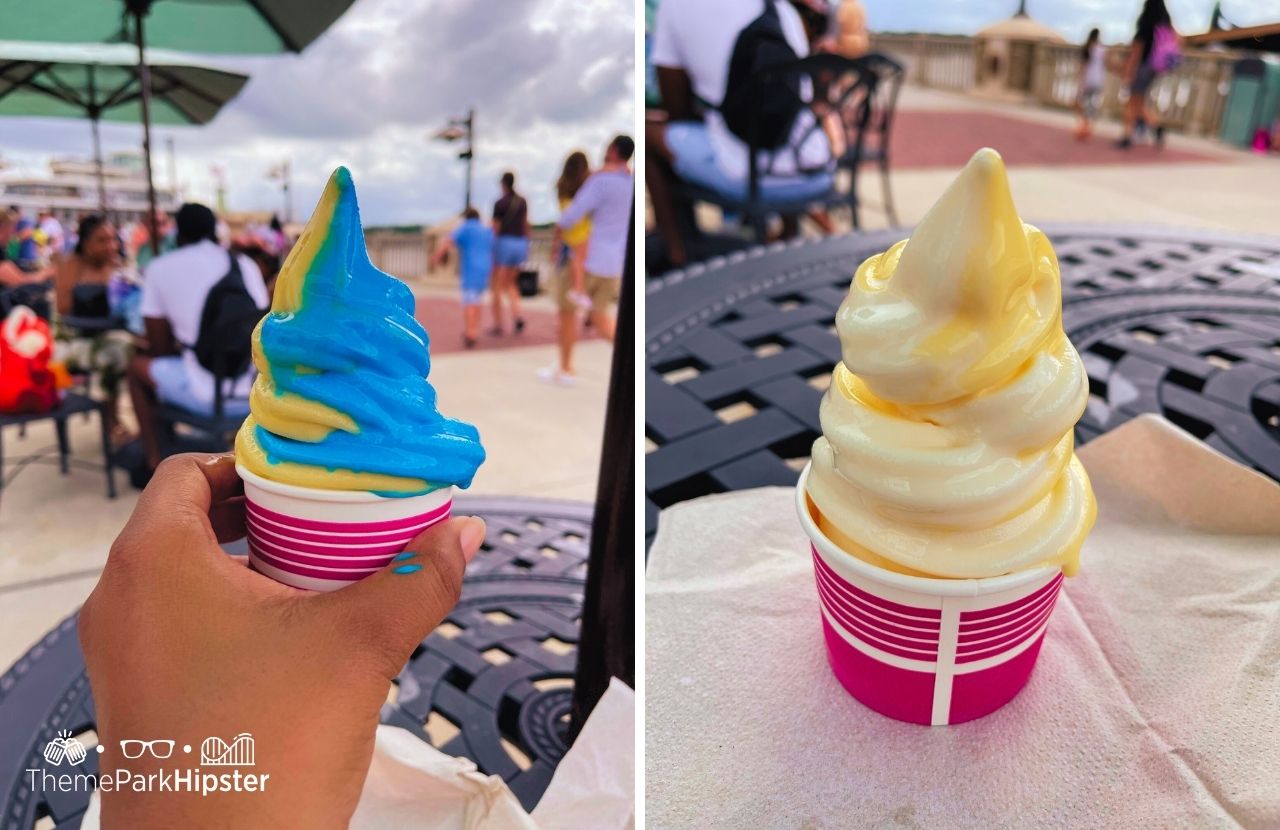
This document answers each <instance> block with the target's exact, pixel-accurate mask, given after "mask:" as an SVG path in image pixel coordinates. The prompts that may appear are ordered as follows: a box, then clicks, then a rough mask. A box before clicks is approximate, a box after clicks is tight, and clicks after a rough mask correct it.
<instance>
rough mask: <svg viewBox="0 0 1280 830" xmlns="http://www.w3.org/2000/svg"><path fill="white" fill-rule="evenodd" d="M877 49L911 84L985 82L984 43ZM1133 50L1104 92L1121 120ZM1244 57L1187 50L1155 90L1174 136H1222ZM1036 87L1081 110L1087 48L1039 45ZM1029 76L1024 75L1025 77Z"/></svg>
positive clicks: (903, 41) (1038, 95)
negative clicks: (1123, 71)
mask: <svg viewBox="0 0 1280 830" xmlns="http://www.w3.org/2000/svg"><path fill="white" fill-rule="evenodd" d="M871 44H872V48H873V49H875V50H876V51H880V52H884V53H886V54H889V55H892V56H893V57H895V58H897V59H898V60H899V61H901V62H902V63H903V65H904V66H905V68H906V80H907V81H908V82H910V83H914V84H917V85H919V86H924V87H932V88H936V89H949V90H954V91H957V92H965V91H968V90H970V89H972V88H973V87H974V86H975V84H976V82H977V76H978V66H977V61H978V44H977V41H976V40H974V39H972V38H967V37H943V36H939V35H893V34H880V35H872V38H871ZM1127 53H1128V47H1125V46H1119V47H1112V49H1111V50H1110V53H1109V54H1108V65H1109V66H1111V67H1113V70H1114V71H1111V72H1109V73H1108V74H1107V79H1106V83H1105V85H1104V87H1103V95H1102V104H1101V114H1102V115H1103V116H1104V117H1108V118H1119V117H1120V115H1121V113H1122V111H1123V109H1124V103H1125V101H1126V100H1127V98H1128V90H1126V89H1125V88H1124V84H1123V83H1122V81H1121V79H1120V77H1119V75H1118V67H1120V66H1123V65H1124V60H1125V57H1126V55H1127ZM1240 57H1243V56H1242V55H1241V54H1240V53H1237V52H1219V51H1214V52H1209V51H1206V50H1203V49H1187V50H1184V52H1183V60H1182V63H1181V64H1180V65H1179V66H1178V67H1177V68H1176V69H1174V70H1173V71H1172V72H1169V73H1167V74H1165V75H1163V76H1161V77H1160V78H1159V79H1157V80H1156V82H1155V84H1154V85H1153V86H1152V89H1151V93H1150V95H1151V97H1150V99H1149V100H1150V102H1151V106H1153V107H1154V108H1155V109H1156V111H1157V113H1158V114H1159V116H1160V119H1161V122H1162V123H1163V124H1165V125H1166V126H1167V127H1169V128H1170V129H1174V130H1179V131H1182V132H1186V133H1191V134H1196V135H1216V134H1217V133H1218V129H1219V126H1220V124H1221V123H1222V111H1223V108H1224V107H1225V105H1226V100H1227V92H1228V89H1229V86H1230V81H1231V66H1232V64H1233V63H1234V62H1235V61H1236V60H1237V59H1239V58H1240ZM1031 62H1032V65H1031V83H1030V87H1029V91H1028V99H1029V100H1031V101H1034V102H1035V103H1038V104H1040V105H1042V106H1046V107H1053V108H1057V109H1069V108H1071V107H1074V106H1075V100H1076V92H1077V89H1078V86H1079V73H1080V47H1079V46H1075V45H1072V44H1066V43H1038V44H1034V46H1032V56H1031ZM1024 77H1025V76H1024Z"/></svg>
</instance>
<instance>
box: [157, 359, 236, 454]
mask: <svg viewBox="0 0 1280 830" xmlns="http://www.w3.org/2000/svg"><path fill="white" fill-rule="evenodd" d="M236 380H237V378H236V377H235V376H233V375H231V374H230V373H228V372H225V371H224V372H218V373H215V374H214V378H213V387H214V393H213V410H212V412H210V413H208V414H206V413H203V412H195V411H193V410H190V409H186V408H184V407H181V406H176V405H174V404H171V403H164V402H160V403H159V404H158V405H157V406H156V410H155V418H156V425H157V427H159V429H160V432H159V435H160V451H161V455H164V456H168V455H172V454H173V453H175V452H191V451H193V450H199V451H207V452H223V451H224V450H229V449H231V446H232V444H233V443H235V435H236V432H237V431H239V429H240V425H241V424H242V423H244V419H245V415H243V414H236V413H229V412H227V404H228V402H231V401H244V402H245V403H246V404H247V403H248V398H247V397H235V396H234V389H235V382H236ZM179 424H182V425H184V426H188V427H191V428H193V429H195V430H198V431H199V432H201V433H203V434H204V436H206V438H205V439H204V440H191V439H184V440H183V441H181V442H179V441H178V436H177V430H176V429H175V427H176V426H177V425H179Z"/></svg>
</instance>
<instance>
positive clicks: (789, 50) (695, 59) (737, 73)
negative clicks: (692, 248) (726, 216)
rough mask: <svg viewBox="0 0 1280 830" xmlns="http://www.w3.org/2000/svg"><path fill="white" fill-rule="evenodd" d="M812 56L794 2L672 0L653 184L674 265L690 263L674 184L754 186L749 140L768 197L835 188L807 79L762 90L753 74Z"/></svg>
mask: <svg viewBox="0 0 1280 830" xmlns="http://www.w3.org/2000/svg"><path fill="white" fill-rule="evenodd" d="M808 54H809V42H808V37H807V34H806V32H805V27H804V22H803V21H802V19H801V17H800V14H799V13H798V12H797V11H796V9H795V7H794V6H793V5H792V4H791V3H790V2H788V0H678V2H677V0H665V2H662V3H661V4H660V5H659V6H658V10H657V16H656V18H655V21H654V31H653V47H652V54H651V60H652V62H653V65H654V68H655V71H656V74H657V77H658V86H659V89H660V90H661V93H662V103H663V107H664V109H665V113H650V114H649V118H648V123H647V124H646V130H645V141H646V145H645V146H646V148H647V149H648V150H649V153H648V156H647V159H646V165H645V182H646V184H647V185H648V188H649V195H650V199H651V200H652V202H653V208H654V218H655V220H656V221H657V224H658V227H659V231H660V232H661V233H662V238H663V242H664V245H665V247H666V249H667V250H666V253H667V258H668V260H669V264H670V265H672V266H679V265H681V264H683V263H684V260H685V252H684V250H683V244H682V241H681V238H680V236H679V232H678V225H677V218H676V211H675V205H674V200H673V199H672V196H671V191H672V188H671V184H672V182H673V181H674V180H675V179H681V180H684V181H687V182H690V183H692V184H695V185H698V186H700V187H703V188H708V189H711V190H714V191H716V192H718V193H720V194H723V195H725V196H727V197H729V198H742V197H743V196H744V195H745V193H746V191H747V177H748V170H749V162H750V159H749V157H748V149H747V145H748V138H749V133H750V130H751V120H752V118H753V117H754V118H755V119H756V124H755V129H756V136H755V138H756V144H757V147H758V148H759V149H760V150H761V155H762V156H763V157H764V162H763V163H762V165H761V169H762V170H763V171H764V172H765V173H766V175H765V178H764V181H763V183H762V186H763V192H764V193H765V194H766V198H770V199H778V200H783V199H785V200H792V199H796V200H803V199H805V198H809V197H816V196H819V195H821V194H823V193H825V192H827V191H828V190H829V188H830V181H831V180H830V175H829V169H830V162H831V147H830V143H829V142H828V140H827V138H826V135H825V134H824V133H823V131H822V130H820V129H817V130H815V129H809V127H810V126H812V124H813V120H814V116H813V113H812V112H811V111H810V110H809V109H808V107H806V106H805V105H804V104H803V101H802V99H803V98H804V94H803V90H801V89H800V88H799V79H797V78H794V76H793V77H792V79H790V80H783V79H779V80H777V81H774V82H773V83H774V86H773V87H770V88H768V89H765V90H763V91H762V90H760V89H758V88H757V87H756V85H755V84H754V83H753V81H752V78H753V76H755V75H756V74H757V73H759V72H761V71H762V70H766V69H769V68H770V67H775V66H782V65H786V64H789V63H793V62H795V61H796V60H798V59H800V58H803V57H806V56H808Z"/></svg>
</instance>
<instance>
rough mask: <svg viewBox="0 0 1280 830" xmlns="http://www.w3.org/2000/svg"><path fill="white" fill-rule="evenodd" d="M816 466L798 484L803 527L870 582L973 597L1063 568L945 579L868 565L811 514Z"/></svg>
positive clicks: (829, 555)
mask: <svg viewBox="0 0 1280 830" xmlns="http://www.w3.org/2000/svg"><path fill="white" fill-rule="evenodd" d="M812 466H813V462H809V463H808V464H805V465H804V470H802V471H801V473H800V480H799V481H798V482H797V483H796V495H795V502H796V514H797V515H798V516H799V519H800V526H801V527H802V528H803V529H804V532H805V534H806V535H807V536H808V537H809V539H810V541H812V542H813V544H814V546H815V547H817V549H818V552H819V553H821V554H822V557H823V558H824V559H828V560H834V561H836V562H838V563H839V564H840V565H842V566H843V567H845V568H848V569H849V570H851V571H854V572H855V573H857V574H858V575H860V576H862V577H865V578H867V579H869V580H872V581H874V582H878V583H880V584H882V585H888V586H890V587H893V588H898V589H899V590H903V591H910V592H913V593H917V594H927V595H931V596H938V597H973V596H982V595H984V594H994V593H999V592H1001V591H1009V590H1013V589H1016V588H1021V587H1024V586H1026V585H1029V584H1032V583H1035V582H1037V581H1039V580H1042V579H1044V578H1045V577H1046V576H1050V575H1052V574H1054V573H1056V572H1057V571H1059V570H1061V568H1058V567H1055V566H1052V565H1041V566H1040V567H1037V568H1031V569H1029V570H1025V571H1018V572H1016V573H1011V574H1001V575H1000V576H985V577H969V578H960V579H949V578H945V577H928V576H912V575H910V574H901V573H897V572H895V571H891V570H888V569H887V568H881V567H880V566H879V565H872V564H871V563H870V562H864V561H863V560H861V559H859V558H858V557H856V556H854V555H853V554H851V553H848V552H847V551H845V550H844V549H843V548H841V547H840V546H839V545H837V544H836V543H835V542H833V541H831V539H830V538H828V537H827V534H825V533H823V532H822V530H821V528H819V527H818V523H817V522H815V521H814V520H813V516H811V515H810V514H809V507H808V503H807V502H808V498H809V495H808V487H807V486H806V485H807V484H808V481H809V468H810V467H812Z"/></svg>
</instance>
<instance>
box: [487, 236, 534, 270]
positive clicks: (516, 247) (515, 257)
mask: <svg viewBox="0 0 1280 830" xmlns="http://www.w3.org/2000/svg"><path fill="white" fill-rule="evenodd" d="M528 258H529V238H528V237H527V236H499V237H498V238H497V240H495V241H494V245H493V264H494V265H497V266H499V267H502V268H514V267H516V266H517V265H523V264H524V261H525V260H526V259H528Z"/></svg>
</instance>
